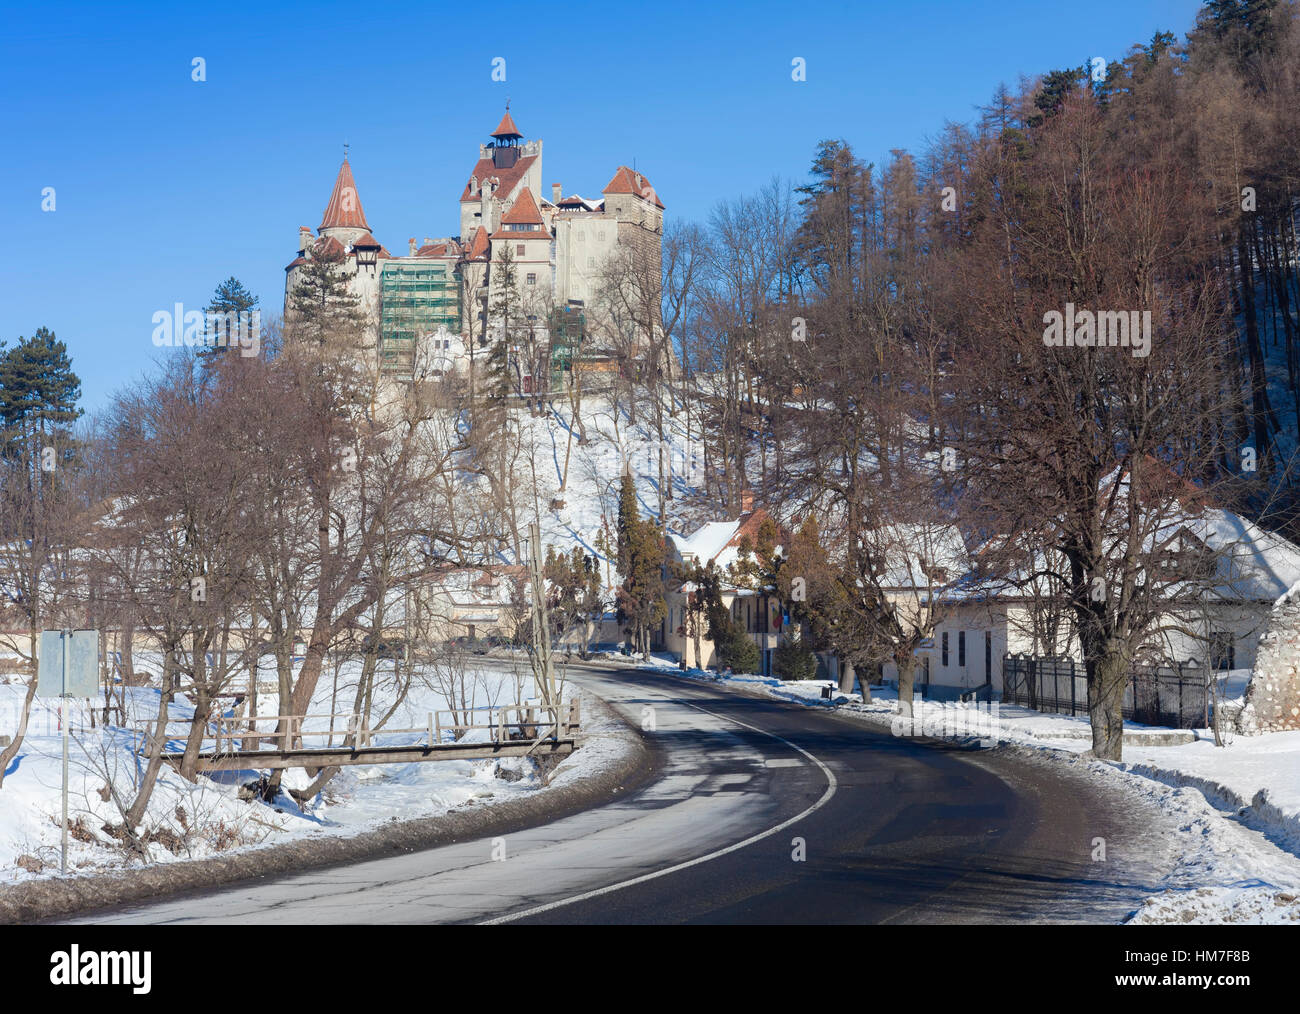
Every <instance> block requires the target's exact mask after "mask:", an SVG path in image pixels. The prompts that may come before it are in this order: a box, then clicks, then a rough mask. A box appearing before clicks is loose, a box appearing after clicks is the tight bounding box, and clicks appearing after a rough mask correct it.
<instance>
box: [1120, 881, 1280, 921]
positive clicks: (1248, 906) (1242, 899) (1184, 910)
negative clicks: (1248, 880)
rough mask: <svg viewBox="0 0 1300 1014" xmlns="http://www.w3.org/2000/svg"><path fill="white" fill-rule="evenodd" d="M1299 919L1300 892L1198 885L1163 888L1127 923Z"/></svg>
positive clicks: (1265, 888)
mask: <svg viewBox="0 0 1300 1014" xmlns="http://www.w3.org/2000/svg"><path fill="white" fill-rule="evenodd" d="M1295 922H1300V894H1297V893H1296V892H1295V891H1276V890H1273V889H1272V888H1267V887H1198V888H1196V889H1194V890H1192V891H1165V892H1164V893H1163V894H1157V895H1156V896H1155V897H1153V898H1148V899H1147V900H1146V901H1145V902H1144V903H1143V906H1142V907H1141V908H1140V909H1138V911H1137V914H1136V915H1134V916H1133V918H1131V919H1130V920H1129V921H1128V925H1130V926H1150V925H1154V924H1163V923H1188V924H1191V925H1197V926H1211V925H1213V926H1217V925H1221V924H1223V923H1239V924H1246V925H1253V926H1264V925H1278V924H1280V923H1295Z"/></svg>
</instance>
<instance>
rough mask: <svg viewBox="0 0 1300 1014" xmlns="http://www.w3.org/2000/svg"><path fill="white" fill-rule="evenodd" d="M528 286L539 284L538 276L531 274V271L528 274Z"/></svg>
mask: <svg viewBox="0 0 1300 1014" xmlns="http://www.w3.org/2000/svg"><path fill="white" fill-rule="evenodd" d="M528 284H529V285H536V284H537V276H536V275H535V274H533V272H531V271H530V272H528Z"/></svg>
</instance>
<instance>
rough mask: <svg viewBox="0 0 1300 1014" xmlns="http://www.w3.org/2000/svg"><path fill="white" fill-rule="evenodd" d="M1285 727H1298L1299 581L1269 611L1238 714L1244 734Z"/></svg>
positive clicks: (1284, 728) (1299, 667)
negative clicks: (1242, 703)
mask: <svg viewBox="0 0 1300 1014" xmlns="http://www.w3.org/2000/svg"><path fill="white" fill-rule="evenodd" d="M1287 729H1300V585H1298V586H1296V587H1294V588H1292V589H1291V590H1290V591H1289V592H1287V593H1286V595H1284V596H1283V597H1282V598H1281V599H1279V600H1278V603H1277V605H1275V606H1274V607H1273V611H1272V612H1271V613H1270V614H1269V617H1268V626H1267V627H1266V629H1265V631H1264V634H1263V635H1262V636H1261V637H1260V639H1259V650H1258V652H1257V654H1256V656H1255V669H1254V671H1253V672H1252V673H1251V676H1250V684H1249V686H1247V687H1246V699H1245V704H1244V706H1243V707H1242V709H1241V714H1240V715H1239V716H1238V718H1237V731H1238V732H1240V733H1241V734H1242V735H1245V736H1257V735H1260V734H1261V733H1265V732H1282V731H1284V730H1287Z"/></svg>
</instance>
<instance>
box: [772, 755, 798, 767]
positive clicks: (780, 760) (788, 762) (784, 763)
mask: <svg viewBox="0 0 1300 1014" xmlns="http://www.w3.org/2000/svg"><path fill="white" fill-rule="evenodd" d="M763 767H765V768H801V767H803V761H801V760H800V759H799V758H798V757H777V758H776V759H774V760H765V761H763Z"/></svg>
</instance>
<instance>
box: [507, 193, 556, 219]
mask: <svg viewBox="0 0 1300 1014" xmlns="http://www.w3.org/2000/svg"><path fill="white" fill-rule="evenodd" d="M501 224H502V225H536V226H542V225H545V224H546V219H544V218H542V213H541V211H539V210H538V208H537V202H536V201H535V200H534V199H533V192H532V191H531V190H529V189H528V188H527V187H524V189H523V190H521V191H519V196H518V197H517V198H516V199H515V203H514V205H513V206H511V208H510V210H509V211H507V212H506V213H505V215H504V216H502V218H501Z"/></svg>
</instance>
